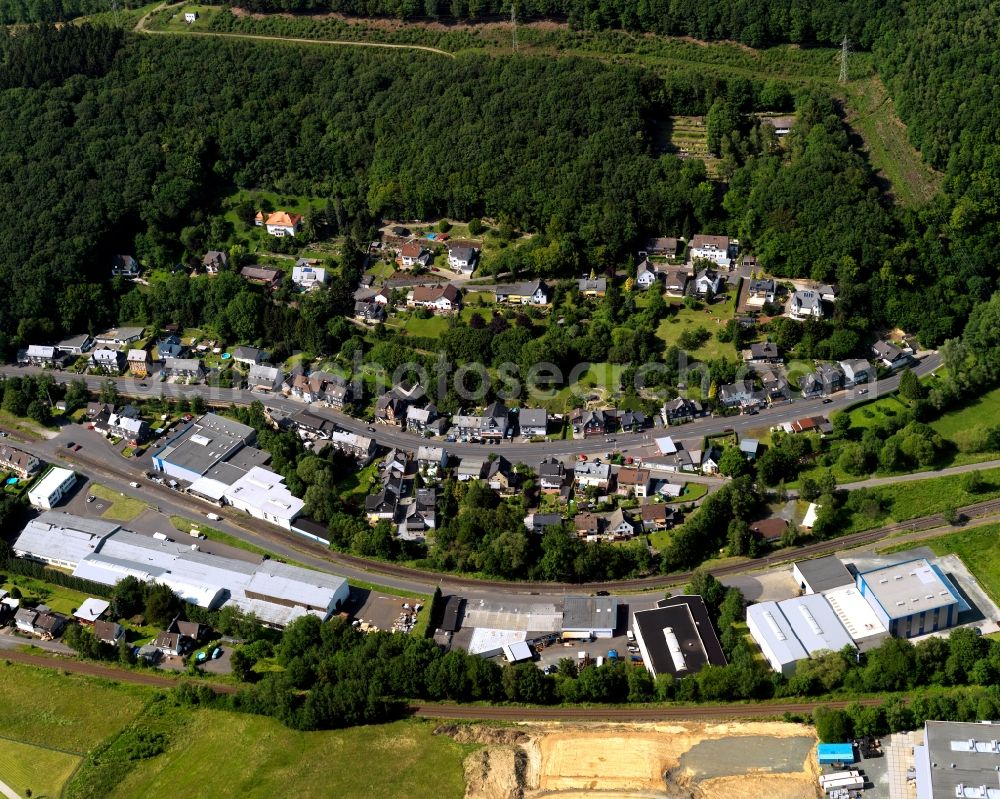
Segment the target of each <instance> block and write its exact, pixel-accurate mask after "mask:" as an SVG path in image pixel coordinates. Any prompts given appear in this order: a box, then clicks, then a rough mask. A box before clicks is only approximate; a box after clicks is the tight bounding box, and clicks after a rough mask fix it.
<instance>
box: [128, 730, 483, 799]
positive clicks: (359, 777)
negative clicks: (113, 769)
mask: <svg viewBox="0 0 1000 799" xmlns="http://www.w3.org/2000/svg"><path fill="white" fill-rule="evenodd" d="M433 729H434V725H433V724H429V723H421V722H412V721H407V722H396V723H394V724H385V725H382V726H378V727H355V728H353V729H350V730H339V731H332V732H308V733H303V732H295V731H292V730H289V729H287V728H285V727H283V726H281V724H279V723H278V722H277V721H274V720H272V719H269V718H262V717H258V716H248V715H241V714H237V713H226V712H222V711H214V710H201V711H197V712H196V713H194V718H193V719H192V722H191V724H190V726H188V727H187V728H186V729H185V732H184V735H183V737H182V739H180V740H178V741H176V742H175V744H174V745H173V746H172V747H171V748H170V749H169V750H168V751H167V752H166V753H164V754H163V755H159V756H157V757H155V758H153V759H151V760H149V761H147V762H145V763H143V764H141V766H140V767H139V768H137V769H135V770H134V771H132V772H131V773H130V774H128V775H127V776H126V777H125V779H124V780H123V781H122V782H121V783H120V784H119V785H118V786H117V788H116V789H115V790H114V791H112V792H111V793H110V794H109V799H114V797H119V799H126V798H127V799H135V797H147V796H148V797H158V796H176V797H188V796H191V797H193V796H204V797H211V796H214V797H224V796H239V797H243V799H251V798H252V797H268V799H270V797H274V796H317V797H318V796H342V797H350V798H351V799H362V798H363V797H379V799H393V797H399V798H400V799H403V798H404V797H405V798H406V799H423V798H424V797H426V798H427V799H460V798H461V797H462V796H463V795H464V793H465V781H464V778H463V773H462V760H463V759H464V757H465V755H466V754H467V753H468V752H469V751H471V749H472V747H468V746H462V745H460V744H457V743H455V742H454V741H452V740H451V739H450V738H447V737H445V736H434V735H432V734H431V733H432V730H433Z"/></svg>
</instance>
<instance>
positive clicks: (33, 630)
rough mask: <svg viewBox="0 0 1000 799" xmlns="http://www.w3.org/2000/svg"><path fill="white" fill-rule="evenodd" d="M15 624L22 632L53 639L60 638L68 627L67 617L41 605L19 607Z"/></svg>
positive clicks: (15, 616)
mask: <svg viewBox="0 0 1000 799" xmlns="http://www.w3.org/2000/svg"><path fill="white" fill-rule="evenodd" d="M14 624H15V625H16V627H17V629H18V630H19V631H20V632H22V633H27V634H28V635H33V636H35V637H36V638H41V639H42V640H44V641H51V640H53V639H54V638H58V637H59V636H60V635H61V634H62V631H63V630H64V629H65V628H66V617H65V616H62V615H61V614H59V613H53V612H52V611H51V610H49V609H48V608H47V607H45V606H44V605H39V606H38V607H37V608H18V610H17V613H15V614H14Z"/></svg>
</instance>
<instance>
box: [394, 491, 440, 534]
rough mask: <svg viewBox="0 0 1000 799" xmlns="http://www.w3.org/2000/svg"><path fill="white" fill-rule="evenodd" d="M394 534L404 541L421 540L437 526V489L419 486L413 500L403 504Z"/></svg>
mask: <svg viewBox="0 0 1000 799" xmlns="http://www.w3.org/2000/svg"><path fill="white" fill-rule="evenodd" d="M402 511H403V512H402V519H401V520H400V522H399V526H398V527H397V529H396V535H397V536H398V537H399V538H401V539H402V540H404V541H423V540H424V539H425V538H426V537H427V533H428V531H429V530H433V529H434V528H435V527H436V526H437V491H436V490H435V489H433V488H421V489H419V490H418V491H417V493H416V496H415V497H414V498H413V501H412V502H410V503H409V504H408V505H405V506H403V509H402Z"/></svg>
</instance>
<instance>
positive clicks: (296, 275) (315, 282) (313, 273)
mask: <svg viewBox="0 0 1000 799" xmlns="http://www.w3.org/2000/svg"><path fill="white" fill-rule="evenodd" d="M292 283H294V284H295V285H296V286H298V287H299V288H301V289H304V290H305V291H311V290H312V289H315V288H319V287H320V286H325V285H326V270H325V269H323V268H322V267H318V266H311V265H310V263H309V261H306V260H305V259H303V258H300V259H299V260H298V263H297V264H296V265H295V266H293V267H292Z"/></svg>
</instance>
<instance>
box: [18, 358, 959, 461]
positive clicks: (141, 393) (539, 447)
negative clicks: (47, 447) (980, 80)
mask: <svg viewBox="0 0 1000 799" xmlns="http://www.w3.org/2000/svg"><path fill="white" fill-rule="evenodd" d="M940 365H941V357H940V355H938V354H937V353H936V352H932V353H930V354H928V355H926V356H924V357H923V358H922V359H921V360H920V362H919V364H918V365H917V366H916V367H915V368H914V370H913V371H914V372H915V373H916V374H917V375H918V376H923V375H926V374H929V373H931V372H933V371H934V370H935V369H937V368H938V367H939V366H940ZM5 371H6V373H7V374H8V375H11V376H13V375H18V374H31V373H36V374H37V373H41V372H46V373H48V374H51V375H52V376H53V377H55V378H56V379H57V380H58V381H60V382H69V381H71V380H78V379H83V380H84V381H86V383H87V387H88V388H90V389H91V390H92V391H94V392H97V391H99V390H100V388H101V385H102V384H103V383H104V382H105V381H106V380H107V379H108V378H107V377H102V376H93V375H78V374H74V373H70V372H60V371H55V370H51V369H42V368H39V367H33V366H13V365H12V366H8V367H6V370H5ZM115 382H116V383H117V385H118V391H119V393H120V394H121V395H122V396H127V397H136V398H140V399H142V398H147V399H148V398H151V397H158V396H161V395H162V396H163V397H167V398H174V399H176V398H179V397H192V396H195V395H198V396H200V397H201V398H202V399H203V400H204V401H205V403H206V405H212V406H216V407H219V406H223V407H224V406H231V405H249V404H251V403H252V402H254V401H258V400H259V401H260V402H262V403H264V405H266V406H269V407H273V408H276V409H278V410H280V411H285V412H287V413H295V412H297V411H300V410H302V409H303V408H306V407H308V408H309V410H310V412H312V413H315V414H316V415H318V416H322V417H325V418H327V419H331V420H332V421H334V422H335V423H336V424H337V425H339V426H340V427H342V428H343V429H345V430H349V431H350V432H353V433H359V434H361V435H364V436H370V437H371V438H374V439H375V441H376V442H378V444H379V445H381V446H383V447H388V448H392V447H400V448H403V449H409V450H415V449H416V448H417V447H418V446H420V445H421V444H426V443H428V440H427V439H425V438H423V437H421V436H418V435H416V434H414V433H408V432H406V431H405V430H402V429H400V428H398V427H395V426H391V425H373V424H372V423H371V422H369V421H366V420H364V419H355V418H353V417H351V416H348V415H347V414H344V413H340V412H339V411H336V410H334V409H332V408H326V407H321V406H320V405H318V404H316V403H314V404H312V405H306V404H304V403H302V402H299V401H297V400H294V399H290V398H288V397H284V396H281V395H270V394H260V393H254V392H250V391H244V390H241V389H227V388H214V387H212V386H206V385H195V386H185V385H175V384H170V383H160V382H157V381H156V380H155V379H149V380H145V381H138V380H136V379H135V378H131V377H120V378H116V379H115ZM142 383H145V384H146V385H142ZM898 385H899V375H898V373H897V374H896V375H893V376H892V377H889V378H886V379H885V380H880V381H878V382H877V383H873V384H872V385H871V386H870V387H869V393H868V394H867V396H865V397H864V398H865V399H875V398H876V397H880V396H883V395H885V394H888V393H890V392H891V391H894V390H895V389H896V387H897V386H898ZM829 399H830V400H831V401H830V402H828V403H824V401H823V400H822V399H819V398H815V399H801V398H800V399H794V400H792V401H790V402H786V403H782V404H780V405H775V406H772V407H770V408H765V409H763V410H761V411H760V413H758V414H754V415H752V416H749V415H742V416H730V417H719V416H711V417H706V418H703V419H696V420H694V421H692V422H689V423H688V424H685V425H681V426H680V427H674V428H669V430H668V431H666V432H664V433H662V435H674V436H676V437H677V438H698V437H701V436H707V435H714V434H717V433H722V432H726V431H729V430H732V431H733V432H735V433H737V434H742V433H746V432H747V431H751V430H760V429H761V428H764V427H773V426H775V425H780V424H783V423H785V422H791V421H794V420H795V419H801V418H802V417H804V416H813V415H818V414H829V413H831V412H832V411H836V410H840V409H842V408H846V407H847V406H849V405H852V404H854V403H856V402H858V401H859V400H860V399H861V395H858V394H856V392H855V391H853V390H851V391H840V392H837V393H836V394H834V395H833V396H832V397H830V398H829ZM369 427H374V432H373V431H370V430H369V429H368V428H369ZM661 429H662V428H661ZM657 435H661V433H659V432H653V431H646V432H644V433H619V434H617V435H616V436H615V441H614V443H613V444H609V443H607V442H606V441H605V439H604V437H596V438H591V439H586V440H566V441H546V442H544V443H524V442H520V441H517V442H507V441H505V442H503V443H500V444H463V443H461V442H455V443H448V444H445V445H444V446H445V447H446V449H447V450H448V452H449V453H450V454H452V455H454V456H458V457H462V456H465V455H483V454H485V453H488V452H499V453H501V454H502V455H504V456H505V457H506V458H507V459H508V460H509V461H511V462H512V463H529V464H530V463H535V462H538V461H540V460H541V459H542V458H543V457H545V456H547V455H549V456H551V455H554V456H573V457H575V456H577V455H580V454H586V455H588V456H589V455H594V454H598V455H599V454H602V453H604V452H606V451H608V450H609V449H615V450H617V451H619V452H621V451H628V452H629V453H630V454H635V455H640V454H641V455H646V456H649V455H653V454H656V446H655V443H654V438H655V437H656V436H657Z"/></svg>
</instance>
